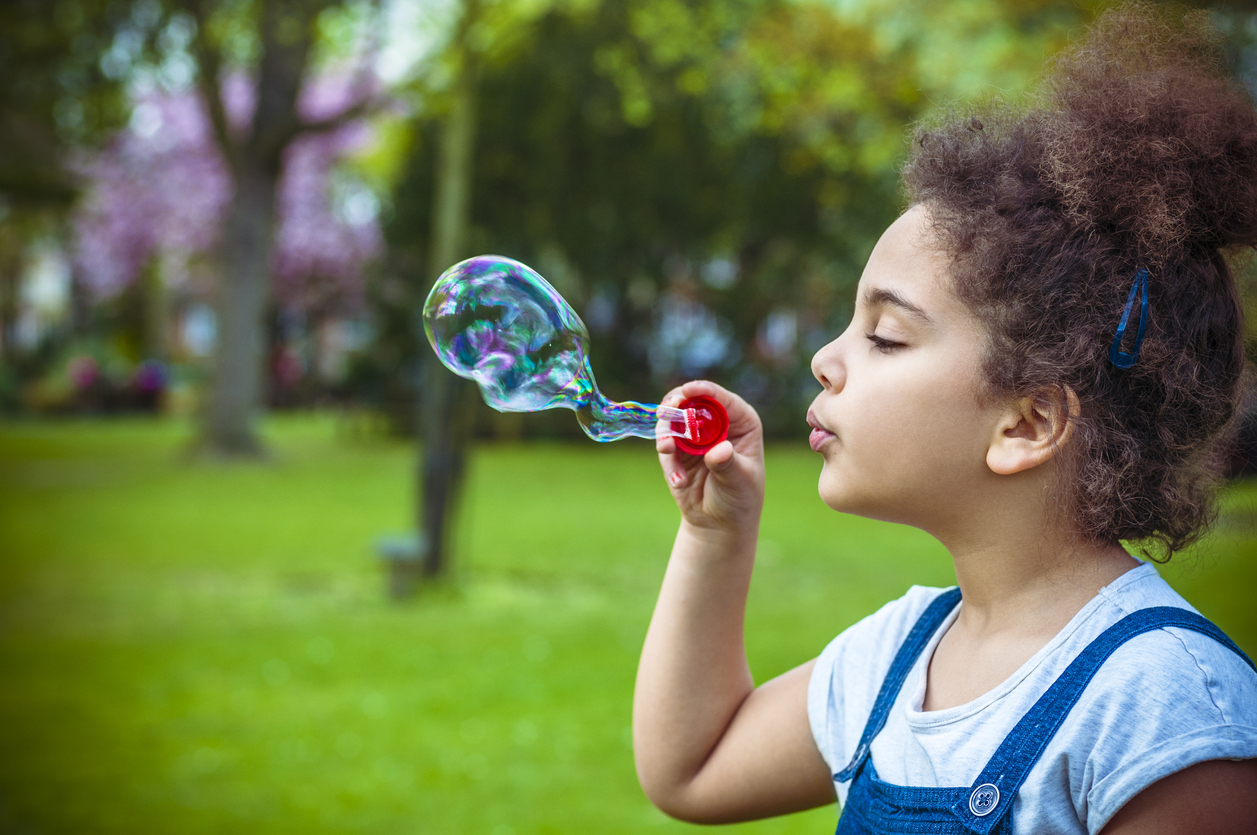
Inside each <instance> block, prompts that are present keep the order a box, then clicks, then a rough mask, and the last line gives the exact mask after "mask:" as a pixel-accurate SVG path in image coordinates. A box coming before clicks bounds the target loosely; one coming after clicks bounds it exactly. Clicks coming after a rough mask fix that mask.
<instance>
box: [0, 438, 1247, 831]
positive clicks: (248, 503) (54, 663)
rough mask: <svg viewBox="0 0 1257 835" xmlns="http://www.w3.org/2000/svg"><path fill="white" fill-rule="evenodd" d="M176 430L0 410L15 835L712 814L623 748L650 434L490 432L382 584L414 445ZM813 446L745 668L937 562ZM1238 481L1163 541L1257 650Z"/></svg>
mask: <svg viewBox="0 0 1257 835" xmlns="http://www.w3.org/2000/svg"><path fill="white" fill-rule="evenodd" d="M186 432H187V429H186V427H183V426H181V425H178V424H174V423H169V422H152V421H141V420H127V421H111V422H101V423H9V424H2V425H0V831H4V832H10V831H12V832H38V833H60V832H73V833H89V832H90V833H96V832H110V833H112V832H117V833H128V835H142V833H171V832H179V833H211V832H214V833H217V832H224V831H239V830H240V829H241V827H242V826H243V825H247V826H248V831H250V832H253V833H280V832H294V833H297V832H300V833H310V832H353V833H409V832H413V833H474V834H475V835H510V834H511V833H516V835H523V833H600V835H602V833H621V832H623V833H637V832H643V831H658V832H673V833H678V832H687V831H692V832H697V831H699V828H698V827H690V826H687V825H685V824H680V823H676V822H674V821H670V820H668V819H667V818H665V817H664V816H663V815H662V814H660V813H659V812H657V811H655V810H654V809H653V808H652V807H651V806H650V804H649V803H648V802H647V801H646V800H645V798H644V797H643V796H642V794H641V790H640V789H639V788H638V785H637V780H636V777H635V775H634V772H633V760H632V752H631V750H630V744H629V719H630V707H631V700H632V686H633V675H634V670H635V666H636V660H637V654H638V651H639V649H640V646H641V642H642V638H643V636H644V634H645V630H646V625H647V622H648V620H649V616H650V611H651V607H652V605H653V603H654V595H655V592H656V590H657V588H658V584H659V582H660V580H661V578H662V575H663V569H664V565H665V562H666V559H667V554H668V549H669V546H670V543H671V539H672V536H673V534H674V532H675V529H676V523H677V519H678V516H677V512H676V509H675V507H674V506H673V504H672V502H671V499H670V497H669V495H668V492H667V490H666V489H665V488H664V485H663V482H662V479H661V477H660V476H659V473H658V466H657V463H656V461H655V458H654V454H653V451H652V450H651V447H650V445H649V444H648V443H646V442H637V441H628V442H624V443H621V444H615V445H610V446H597V445H594V444H572V445H558V444H554V445H548V444H529V445H515V446H482V447H481V448H479V449H478V450H477V452H476V453H475V457H474V461H473V466H472V470H471V475H470V478H469V485H468V497H467V500H466V503H465V505H464V512H463V514H462V516H461V520H460V523H459V527H458V535H457V542H456V547H455V551H456V554H455V560H456V576H455V582H454V583H453V584H452V585H451V586H449V587H447V588H442V589H434V590H429V591H427V592H425V593H424V594H422V595H420V596H419V598H418V599H416V600H414V601H413V602H410V603H407V604H401V605H399V604H396V603H391V602H389V601H388V600H387V599H386V598H385V596H384V578H383V575H382V572H381V569H380V566H379V565H378V564H377V562H376V560H375V558H374V555H373V553H372V546H371V543H372V542H373V540H374V539H375V538H376V537H377V536H379V535H380V534H383V533H388V532H400V531H405V530H406V529H407V527H408V520H409V503H410V501H411V488H412V475H411V474H412V471H413V466H414V461H413V451H412V450H411V449H410V448H409V447H408V446H406V445H404V444H401V443H398V442H394V441H390V440H385V439H381V438H377V437H363V436H355V435H352V434H350V433H348V432H347V431H346V430H345V427H344V426H343V425H339V424H337V422H336V421H335V420H333V419H331V418H327V417H314V418H311V417H288V418H283V419H275V420H273V421H271V422H270V423H269V424H268V437H269V439H270V441H271V444H272V447H273V449H274V450H275V456H274V459H273V460H272V461H271V462H270V463H267V464H263V465H230V466H229V465H212V464H203V463H200V464H194V463H189V462H187V461H185V460H183V459H182V458H181V457H180V450H181V449H183V448H184V445H185V444H186V441H187V435H186ZM817 473H818V463H817V461H816V459H815V457H814V456H813V455H812V454H811V453H810V452H809V451H808V450H807V449H806V447H802V448H800V447H798V446H792V447H790V448H785V447H779V448H773V449H771V450H770V452H769V460H768V474H769V475H768V477H769V482H768V504H767V507H766V509H765V516H764V524H763V531H762V536H763V540H762V542H761V544H760V559H759V562H758V564H757V567H756V574H755V580H754V584H753V587H752V590H751V601H750V608H749V613H748V625H747V631H748V639H747V643H748V650H749V653H750V657H751V664H752V669H753V670H754V671H755V675H756V678H757V680H761V681H762V680H764V679H766V678H769V677H771V676H774V675H776V674H778V673H780V672H782V671H784V670H786V669H788V668H790V667H792V666H794V665H796V664H799V663H801V662H803V661H804V660H806V659H808V658H810V657H812V656H814V655H815V654H816V653H817V652H819V651H820V649H821V648H822V647H823V646H824V645H825V643H826V642H827V641H828V640H830V639H831V638H832V637H833V636H834V635H835V634H837V633H838V632H839V631H840V630H842V629H843V628H844V627H846V626H848V625H849V624H851V623H853V622H854V621H856V620H858V619H859V618H861V617H863V616H864V615H866V614H868V613H870V612H871V611H873V610H874V609H876V608H877V607H879V606H880V605H882V604H883V603H885V602H886V601H888V600H890V599H892V598H894V597H897V596H899V595H900V594H902V593H903V591H904V590H905V589H906V588H907V586H909V585H911V584H912V583H923V584H937V585H941V584H947V583H949V582H951V581H952V572H951V567H950V562H949V560H948V558H947V555H946V553H945V552H944V551H943V550H942V548H941V547H940V546H939V545H938V544H937V543H936V542H934V541H933V540H931V539H930V538H929V537H927V536H925V535H924V534H922V533H920V532H918V531H915V530H912V529H906V528H902V527H897V526H892V525H886V524H882V523H875V522H869V521H867V520H863V519H859V518H854V517H845V516H838V515H836V514H834V513H832V512H831V511H828V510H827V509H826V508H825V507H824V506H823V505H822V504H821V502H820V500H819V499H818V498H817V497H816V492H815V485H816V476H817ZM1255 502H1257V485H1242V486H1239V487H1237V489H1236V490H1234V491H1233V492H1232V494H1231V495H1230V496H1229V497H1228V507H1229V508H1230V509H1229V511H1228V512H1229V514H1230V516H1229V517H1228V518H1229V521H1228V522H1227V524H1226V525H1225V526H1224V527H1223V528H1221V532H1220V533H1219V534H1218V535H1216V536H1215V537H1214V538H1213V539H1211V540H1209V541H1208V542H1207V543H1206V544H1205V545H1203V546H1202V547H1201V548H1199V549H1198V553H1197V554H1195V555H1189V556H1188V558H1186V559H1184V560H1183V564H1182V566H1176V567H1174V568H1172V569H1164V573H1166V575H1167V576H1168V577H1169V578H1170V579H1171V582H1173V583H1174V584H1175V585H1176V587H1178V588H1179V589H1180V590H1181V591H1183V593H1184V594H1185V595H1186V596H1187V597H1188V599H1189V600H1191V601H1192V602H1193V603H1194V604H1195V605H1196V606H1197V607H1198V608H1199V609H1201V610H1202V611H1203V612H1204V613H1205V615H1207V616H1209V617H1211V618H1213V619H1214V620H1215V621H1216V622H1218V623H1219V625H1221V626H1222V628H1223V629H1225V630H1227V631H1228V632H1229V633H1230V634H1231V635H1232V637H1234V638H1235V639H1236V640H1237V641H1238V643H1239V644H1240V645H1241V646H1242V647H1244V648H1245V649H1246V650H1247V651H1248V652H1250V653H1253V652H1254V651H1257V606H1254V605H1253V590H1254V588H1255V587H1257V560H1255V559H1254V552H1257V538H1254V537H1257V533H1255V532H1254V530H1253V528H1254V524H1253V520H1254V518H1255V517H1254V513H1253V510H1252V508H1253V507H1254V503H1255ZM834 816H835V810H834V808H833V807H830V808H827V809H820V810H816V811H813V812H810V813H807V814H803V815H796V816H792V817H789V818H782V819H778V820H773V821H766V822H762V823H757V824H750V825H744V826H735V827H728V828H727V829H728V830H729V831H732V832H738V833H805V832H806V833H818V832H825V831H828V830H830V829H832V827H833V824H834ZM704 831H710V830H709V829H706V828H704Z"/></svg>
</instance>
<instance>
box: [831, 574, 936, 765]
mask: <svg viewBox="0 0 1257 835" xmlns="http://www.w3.org/2000/svg"><path fill="white" fill-rule="evenodd" d="M959 602H960V589H959V588H954V589H948V590H947V591H945V592H943V593H942V594H940V595H939V596H938V597H936V598H934V600H933V602H931V603H930V605H929V606H928V607H926V610H925V611H924V612H922V613H921V617H920V618H918V619H917V622H916V624H915V625H913V627H912V629H911V631H909V632H908V637H907V638H904V642H903V646H901V647H899V652H898V653H896V654H895V660H894V661H892V662H891V664H890V669H889V670H888V671H887V672H886V678H885V680H883V681H882V688H881V689H880V690H878V691H877V699H876V700H875V701H874V702H873V711H872V712H871V713H870V714H869V721H868V722H867V723H866V724H865V725H864V733H863V734H861V736H860V744H859V745H858V746H856V749H855V756H853V757H852V758H851V762H850V763H849V764H848V765H847V767H846V768H844V769H843V770H842V771H839V772H838V773H837V774H835V775H834V779H835V780H838V781H839V782H846V781H847V780H850V779H851V778H852V777H854V776H855V772H856V769H858V768H859V767H860V763H862V762H864V759H865V758H866V757H868V755H869V746H870V745H872V744H873V738H874V737H875V736H877V734H878V732H879V731H881V729H882V726H883V725H885V724H886V718H887V717H888V716H889V715H890V709H891V707H892V706H893V705H894V704H895V697H896V696H898V695H899V689H900V688H901V687H903V683H904V679H906V678H907V677H908V673H909V672H911V671H912V665H913V664H915V663H916V661H917V657H918V656H919V655H920V654H921V650H923V649H925V645H926V644H928V643H929V642H930V638H931V637H933V635H934V633H935V632H937V631H938V627H939V626H940V625H942V623H943V621H944V620H946V619H947V616H948V615H949V614H951V610H952V609H955V608H956V604H957V603H959Z"/></svg>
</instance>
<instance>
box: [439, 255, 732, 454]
mask: <svg viewBox="0 0 1257 835" xmlns="http://www.w3.org/2000/svg"><path fill="white" fill-rule="evenodd" d="M423 328H424V331H425V332H426V333H427V335H428V341H429V342H431V343H432V348H433V349H434V350H435V351H436V353H437V356H438V357H440V358H441V362H442V363H444V365H445V367H446V368H448V369H449V370H451V371H453V372H454V373H455V374H458V375H459V376H460V377H466V378H468V379H470V380H475V381H476V382H477V383H478V384H479V386H480V392H481V394H482V395H483V396H484V400H485V402H486V403H488V404H489V405H490V406H492V407H493V408H495V409H497V410H498V411H499V412H535V411H539V410H541V409H553V408H557V407H560V406H561V407H563V408H567V409H572V410H573V411H575V412H576V419H577V420H578V421H579V422H580V425H581V428H582V429H584V430H585V434H586V435H588V436H589V437H591V438H593V439H594V440H595V441H617V440H619V439H620V438H626V437H630V436H633V437H638V438H656V437H662V436H665V435H670V436H672V437H675V438H677V439H678V440H677V445H678V446H679V447H681V448H682V449H684V450H685V451H686V452H691V453H700V452H702V451H704V450H706V449H710V448H711V447H712V446H715V445H716V444H717V443H719V442H720V441H721V440H724V438H725V436H726V435H727V434H728V418H727V416H726V415H725V413H724V409H723V408H721V406H720V404H719V403H716V402H715V401H714V400H711V399H710V398H695V400H696V401H700V402H693V403H691V402H689V401H687V402H685V403H683V404H681V405H682V406H683V407H685V408H679V409H674V408H672V407H669V406H658V405H655V404H652V403H638V402H636V401H633V400H626V401H624V402H623V403H616V402H615V401H612V400H608V399H607V398H606V397H604V396H603V394H602V392H600V391H598V385H597V383H595V382H594V373H593V370H592V368H591V367H590V364H589V355H588V353H587V347H588V345H589V331H588V330H586V328H585V323H584V322H582V321H581V320H580V317H579V316H577V315H576V311H575V310H573V309H572V306H571V305H569V304H568V303H567V302H566V301H565V300H564V298H563V297H562V296H560V295H559V293H558V291H557V290H555V289H554V288H553V287H551V286H550V283H549V282H548V281H546V280H545V279H544V278H542V277H541V276H540V275H538V274H537V273H536V272H535V271H533V270H532V269H530V268H529V267H527V266H525V265H524V264H521V263H519V262H518V261H512V260H511V259H510V258H502V257H500V256H496V255H481V256H478V257H476V258H469V259H467V260H466V261H463V262H461V263H458V264H455V265H454V266H452V267H450V268H449V269H448V270H446V271H445V272H444V273H442V274H441V277H440V278H439V279H437V282H436V284H435V285H434V286H433V288H432V292H431V293H429V294H428V300H427V302H426V303H425V304H424V306H423Z"/></svg>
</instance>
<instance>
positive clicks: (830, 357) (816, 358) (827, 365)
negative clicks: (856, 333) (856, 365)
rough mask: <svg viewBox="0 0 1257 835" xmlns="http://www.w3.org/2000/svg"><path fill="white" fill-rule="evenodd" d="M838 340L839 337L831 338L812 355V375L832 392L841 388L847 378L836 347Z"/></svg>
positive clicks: (834, 392)
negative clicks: (831, 339) (830, 340)
mask: <svg viewBox="0 0 1257 835" xmlns="http://www.w3.org/2000/svg"><path fill="white" fill-rule="evenodd" d="M840 341H841V337H840V338H839V339H835V340H833V341H832V342H830V343H829V344H828V345H826V346H825V347H823V348H821V349H820V350H819V351H817V352H816V354H815V355H813V356H812V376H813V377H815V378H816V380H817V382H819V383H820V384H821V385H822V386H824V387H825V390H826V391H828V392H830V393H833V394H836V393H838V392H839V391H841V390H842V386H843V384H844V383H845V382H846V379H847V372H846V368H845V367H844V366H843V363H842V357H841V355H840V352H839V348H838V343H839V342H840Z"/></svg>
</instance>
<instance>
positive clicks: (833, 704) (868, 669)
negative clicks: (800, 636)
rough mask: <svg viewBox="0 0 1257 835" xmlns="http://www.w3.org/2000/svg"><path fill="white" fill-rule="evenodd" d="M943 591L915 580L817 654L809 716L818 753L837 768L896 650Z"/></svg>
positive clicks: (944, 590)
mask: <svg viewBox="0 0 1257 835" xmlns="http://www.w3.org/2000/svg"><path fill="white" fill-rule="evenodd" d="M946 591H948V589H946V588H934V587H930V586H913V587H912V588H910V589H908V592H907V593H906V594H905V595H904V596H903V597H901V598H899V599H898V600H892V601H891V602H890V603H887V604H886V605H885V606H883V607H882V608H880V609H878V610H877V611H876V612H874V613H873V614H871V615H869V616H868V617H866V618H864V619H863V620H861V621H859V622H857V623H856V624H854V625H852V626H851V627H849V628H848V629H846V630H844V631H843V632H842V633H841V634H840V635H838V637H836V638H834V640H832V641H831V642H830V643H829V645H828V646H826V647H825V649H824V651H822V652H821V654H820V656H819V657H818V658H817V659H816V666H815V667H813V668H812V676H811V679H810V681H809V683H808V697H807V703H808V704H807V707H808V719H809V721H810V722H811V725H812V733H813V735H814V736H815V738H816V743H817V746H818V747H819V748H820V751H821V754H822V756H824V758H825V761H826V762H827V763H829V765H830V766H831V768H833V769H834V770H835V771H836V770H838V769H841V768H842V767H843V766H844V765H846V762H845V757H847V756H848V755H847V750H848V749H850V748H854V744H853V743H852V744H850V745H848V744H846V742H845V740H847V739H848V738H850V737H852V736H853V735H854V737H856V738H858V736H859V734H860V732H861V731H862V730H863V724H862V723H863V721H864V719H865V718H867V716H868V714H869V712H870V711H871V710H872V708H873V700H874V698H875V697H876V695H877V691H878V688H880V687H881V684H882V680H883V679H885V677H886V673H887V671H888V670H889V669H890V665H891V661H893V660H894V656H895V653H896V652H897V651H898V650H899V647H900V646H901V645H902V644H903V642H904V639H905V638H906V637H907V636H908V633H909V632H910V631H911V630H912V627H913V625H914V624H916V622H917V620H918V619H919V618H920V617H921V615H922V613H924V612H925V610H926V609H927V608H928V607H929V605H930V604H931V603H933V602H934V601H935V600H936V599H937V598H938V597H939V596H940V595H941V594H943V593H944V592H946ZM857 725H858V727H857ZM840 761H841V762H840Z"/></svg>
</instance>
